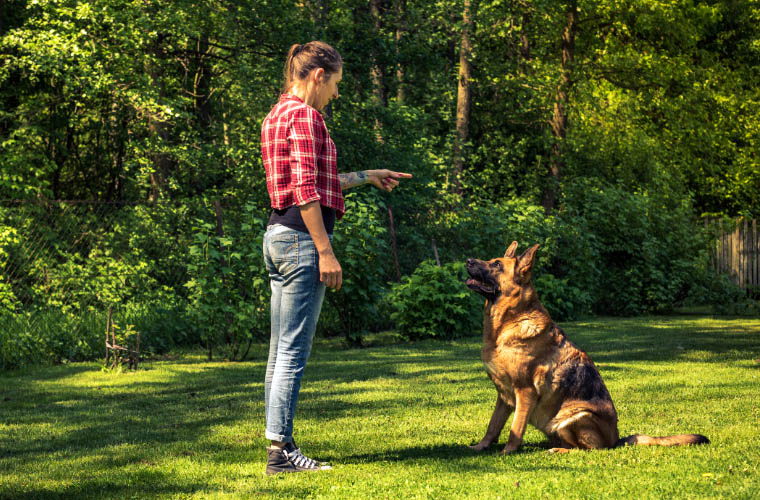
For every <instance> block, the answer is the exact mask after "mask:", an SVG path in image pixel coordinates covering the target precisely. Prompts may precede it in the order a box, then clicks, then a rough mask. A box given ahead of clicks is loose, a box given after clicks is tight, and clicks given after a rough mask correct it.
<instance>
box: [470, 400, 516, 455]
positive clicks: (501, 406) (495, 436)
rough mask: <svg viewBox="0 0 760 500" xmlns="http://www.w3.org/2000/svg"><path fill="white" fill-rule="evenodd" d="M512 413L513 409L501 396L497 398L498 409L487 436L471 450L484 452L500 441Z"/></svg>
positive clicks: (487, 430)
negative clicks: (502, 431)
mask: <svg viewBox="0 0 760 500" xmlns="http://www.w3.org/2000/svg"><path fill="white" fill-rule="evenodd" d="M510 413H512V408H511V407H509V406H507V404H506V403H505V402H504V401H503V400H502V399H501V397H500V396H499V395H497V396H496V408H494V410H493V415H491V421H490V422H489V423H488V429H486V435H485V436H483V439H481V440H480V442H479V443H478V444H474V445H471V446H470V448H472V449H473V450H477V451H482V450H485V449H486V448H488V447H489V446H491V444H493V443H496V442H498V441H499V435H501V430H502V429H503V428H504V424H506V423H507V418H509V414H510Z"/></svg>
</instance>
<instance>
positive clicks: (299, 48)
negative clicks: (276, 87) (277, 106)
mask: <svg viewBox="0 0 760 500" xmlns="http://www.w3.org/2000/svg"><path fill="white" fill-rule="evenodd" d="M341 66H343V59H341V57H340V54H338V51H337V50H335V49H334V48H332V47H331V46H330V45H328V44H326V43H325V42H320V41H313V42H309V43H305V44H303V45H300V44H295V45H293V46H292V47H290V50H289V51H288V58H287V59H286V60H285V70H284V71H283V73H284V74H285V84H284V85H283V87H282V91H283V93H284V92H288V91H289V90H290V88H291V87H292V86H293V83H295V81H296V80H303V79H304V78H306V77H307V76H308V75H309V73H311V71H312V70H313V69H316V68H322V69H323V70H325V76H326V77H327V78H329V77H330V76H332V74H333V73H337V72H338V71H340V68H341Z"/></svg>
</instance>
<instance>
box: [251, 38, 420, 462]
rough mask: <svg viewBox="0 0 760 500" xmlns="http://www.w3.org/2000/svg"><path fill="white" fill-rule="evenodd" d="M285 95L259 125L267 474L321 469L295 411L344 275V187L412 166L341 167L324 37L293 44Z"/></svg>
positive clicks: (339, 66) (388, 181) (333, 82)
mask: <svg viewBox="0 0 760 500" xmlns="http://www.w3.org/2000/svg"><path fill="white" fill-rule="evenodd" d="M284 73H285V85H284V87H283V94H282V95H281V96H280V101H279V102H278V103H277V104H276V105H275V106H274V107H273V108H272V111H271V112H270V113H269V115H267V117H266V119H264V122H263V124H262V126H261V150H262V156H263V159H264V167H265V168H266V176H267V189H268V190H269V197H270V200H271V205H272V209H273V210H272V215H271V217H270V219H269V225H268V228H267V232H266V234H265V235H264V260H265V262H266V266H267V270H268V272H269V277H270V284H271V288H272V299H271V317H272V336H271V339H270V344H269V360H268V362H267V372H266V379H265V384H264V386H265V388H264V392H265V394H264V398H265V400H266V438H267V439H269V440H270V441H271V445H270V446H269V447H268V448H267V467H266V473H267V474H276V473H279V472H300V471H306V470H324V469H326V468H329V466H327V465H323V464H320V463H319V462H317V461H316V460H312V459H310V458H308V457H306V456H304V455H303V453H301V450H300V449H299V448H298V447H297V446H296V445H295V442H294V440H293V415H294V414H295V410H296V403H297V401H298V392H299V390H300V385H301V376H302V375H303V371H304V367H305V366H306V361H307V360H308V358H309V353H310V352H311V343H312V338H313V336H314V330H315V328H316V324H317V319H318V318H319V313H320V310H321V308H322V300H323V298H324V294H325V287H330V288H334V289H335V290H340V286H341V283H342V281H343V275H342V271H341V267H340V263H339V262H338V259H337V258H336V257H335V254H334V253H333V249H332V243H331V242H332V230H333V226H334V224H335V220H336V219H340V218H341V217H342V216H343V214H344V212H345V207H344V204H343V190H344V189H348V188H351V187H354V186H358V185H361V184H366V183H371V184H373V185H375V186H376V187H378V188H380V189H383V190H385V191H392V190H393V188H394V187H396V186H398V184H399V179H403V178H409V177H411V175H409V174H404V173H399V172H392V171H390V170H365V171H362V172H351V173H348V174H338V170H337V161H336V160H337V151H336V149H335V144H334V143H333V141H332V140H331V139H330V134H329V132H328V131H327V127H326V126H325V122H324V120H323V119H322V115H321V114H320V111H321V110H322V109H324V107H325V106H326V105H327V103H329V102H330V100H332V99H335V98H337V97H338V83H339V82H340V80H341V78H342V76H343V62H342V60H341V57H340V54H338V52H337V51H336V50H335V49H334V48H332V47H331V46H329V45H328V44H326V43H323V42H318V41H314V42H309V43H307V44H304V45H298V44H296V45H293V46H292V47H291V48H290V51H289V52H288V57H287V60H286V62H285V71H284Z"/></svg>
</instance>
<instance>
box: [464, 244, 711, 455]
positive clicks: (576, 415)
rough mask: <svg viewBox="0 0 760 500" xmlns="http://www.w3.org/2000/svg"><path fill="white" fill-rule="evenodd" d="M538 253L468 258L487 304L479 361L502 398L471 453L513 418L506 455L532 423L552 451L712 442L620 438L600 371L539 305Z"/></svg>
mask: <svg viewBox="0 0 760 500" xmlns="http://www.w3.org/2000/svg"><path fill="white" fill-rule="evenodd" d="M537 249H538V245H534V246H532V247H530V248H529V249H528V250H526V251H525V253H523V254H522V255H520V256H519V257H515V251H516V250H517V242H516V241H514V242H512V244H511V245H510V246H509V248H508V249H507V253H506V254H505V255H504V257H503V258H501V259H492V260H488V261H483V260H477V259H467V272H468V273H469V275H470V276H471V278H469V279H468V280H467V286H468V287H469V288H470V289H472V290H474V291H476V292H478V293H479V294H481V295H483V296H484V297H485V298H486V303H485V309H484V313H483V316H484V317H483V351H482V354H481V357H482V359H483V363H484V364H485V366H486V370H487V371H488V376H489V377H490V378H491V380H492V381H493V383H494V385H495V386H496V392H497V393H498V396H497V398H496V408H495V409H494V411H493V416H492V417H491V421H490V423H489V424H488V428H487V430H486V434H485V436H483V439H481V440H480V442H479V443H478V444H475V445H472V446H471V448H473V449H475V450H478V451H480V450H484V449H486V448H488V447H489V446H490V445H491V444H493V443H497V442H498V440H499V435H500V434H501V430H502V429H503V428H504V424H506V422H507V418H508V417H509V415H510V414H511V413H512V412H514V413H515V417H514V419H513V420H512V427H511V429H510V431H509V439H508V440H507V444H506V446H505V447H504V450H503V451H502V452H501V453H502V454H506V453H512V452H514V451H516V450H517V449H518V448H520V445H521V444H522V440H523V435H524V434H525V428H526V426H527V424H528V423H531V424H532V425H534V426H535V427H536V428H537V429H539V430H541V431H542V432H543V433H544V434H546V435H547V436H548V437H549V440H550V442H551V444H552V446H555V448H552V449H551V450H550V451H553V452H566V451H570V450H571V449H573V448H581V449H592V448H614V447H617V446H625V445H634V444H638V445H660V446H673V445H684V444H702V443H709V442H710V441H709V440H708V439H707V438H706V437H705V436H702V435H699V434H679V435H675V436H666V437H651V436H644V435H641V434H634V435H632V436H628V437H624V438H622V439H621V438H620V437H619V435H618V428H617V421H618V418H617V412H616V411H615V406H614V405H613V404H612V398H611V397H610V393H609V392H608V391H607V388H606V387H605V385H604V382H603V381H602V377H601V375H600V374H599V370H597V368H596V366H594V363H593V362H592V361H591V358H590V357H589V356H588V354H586V353H585V352H583V351H582V350H580V349H579V348H578V347H577V346H576V345H575V344H573V343H572V342H570V340H569V339H568V338H567V335H565V332H563V331H562V329H561V328H559V327H558V326H557V325H556V324H555V323H554V322H553V321H552V320H551V318H550V317H549V314H548V313H547V312H546V309H544V306H543V305H542V304H541V302H540V301H539V300H538V295H537V294H536V290H535V288H534V287H533V284H532V283H531V271H532V269H533V261H534V258H535V256H536V250H537Z"/></svg>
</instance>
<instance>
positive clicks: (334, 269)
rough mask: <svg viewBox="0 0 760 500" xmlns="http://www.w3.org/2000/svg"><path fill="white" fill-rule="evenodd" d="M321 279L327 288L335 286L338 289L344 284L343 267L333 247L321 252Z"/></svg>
mask: <svg viewBox="0 0 760 500" xmlns="http://www.w3.org/2000/svg"><path fill="white" fill-rule="evenodd" d="M319 281H321V282H323V283H324V284H325V286H326V287H327V288H335V290H336V291H337V290H340V286H341V285H342V284H343V269H341V267H340V263H339V262H338V258H337V257H335V254H334V253H333V251H332V248H331V249H330V250H328V251H322V252H319Z"/></svg>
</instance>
